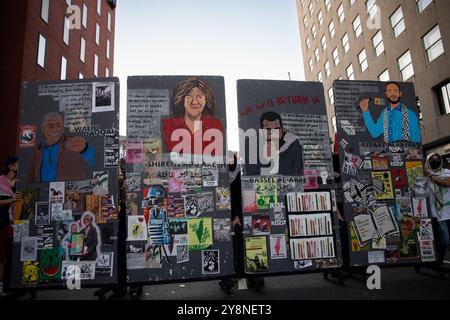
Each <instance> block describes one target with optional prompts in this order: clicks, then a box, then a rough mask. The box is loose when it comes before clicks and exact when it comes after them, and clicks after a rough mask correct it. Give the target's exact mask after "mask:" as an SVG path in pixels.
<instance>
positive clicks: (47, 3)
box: [41, 0, 50, 23]
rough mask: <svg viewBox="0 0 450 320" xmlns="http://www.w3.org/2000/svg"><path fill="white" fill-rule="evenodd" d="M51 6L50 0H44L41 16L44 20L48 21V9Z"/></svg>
mask: <svg viewBox="0 0 450 320" xmlns="http://www.w3.org/2000/svg"><path fill="white" fill-rule="evenodd" d="M49 6H50V0H42V5H41V18H42V20H44V21H45V22H47V23H48V10H49Z"/></svg>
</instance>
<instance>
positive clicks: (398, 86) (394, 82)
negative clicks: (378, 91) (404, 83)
mask: <svg viewBox="0 0 450 320" xmlns="http://www.w3.org/2000/svg"><path fill="white" fill-rule="evenodd" d="M390 84H395V85H396V86H397V88H398V90H399V91H402V88H401V87H400V83H398V82H396V81H389V82H388V83H386V85H385V86H384V91H386V90H387V87H388V85H390Z"/></svg>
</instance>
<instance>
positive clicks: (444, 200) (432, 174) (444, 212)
mask: <svg viewBox="0 0 450 320" xmlns="http://www.w3.org/2000/svg"><path fill="white" fill-rule="evenodd" d="M425 175H426V176H427V177H428V179H429V182H430V203H431V213H432V215H433V217H435V218H437V220H438V221H439V229H440V230H439V231H440V232H439V233H440V235H439V238H440V242H441V245H440V246H439V248H438V261H439V262H442V261H443V259H444V257H445V253H446V251H447V246H448V243H449V238H450V235H449V234H450V170H448V169H445V168H443V161H442V158H441V156H440V155H439V154H437V153H433V154H430V155H428V157H427V161H426V171H425Z"/></svg>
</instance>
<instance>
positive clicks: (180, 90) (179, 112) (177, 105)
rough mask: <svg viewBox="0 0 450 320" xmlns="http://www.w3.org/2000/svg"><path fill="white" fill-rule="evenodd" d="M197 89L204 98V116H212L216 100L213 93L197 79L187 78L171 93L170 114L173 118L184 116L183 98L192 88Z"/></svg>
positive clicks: (205, 84) (203, 82)
mask: <svg viewBox="0 0 450 320" xmlns="http://www.w3.org/2000/svg"><path fill="white" fill-rule="evenodd" d="M196 87H197V88H199V89H200V90H201V91H202V92H203V93H204V94H205V97H206V105H205V108H204V109H203V113H204V114H209V115H214V113H215V112H216V99H215V97H214V92H213V91H212V89H211V88H210V87H209V85H208V84H207V83H206V82H205V81H203V80H201V79H199V78H188V79H186V80H183V81H181V82H180V83H178V85H177V86H176V87H175V90H174V91H173V103H172V113H173V115H175V116H184V112H185V110H184V98H185V97H186V96H187V95H188V94H189V92H190V91H191V90H192V89H194V88H196Z"/></svg>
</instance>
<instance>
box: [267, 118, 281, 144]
mask: <svg viewBox="0 0 450 320" xmlns="http://www.w3.org/2000/svg"><path fill="white" fill-rule="evenodd" d="M263 129H268V130H267V132H266V131H264V134H265V135H266V139H267V141H272V135H273V136H274V137H277V136H278V137H281V124H280V120H278V119H277V120H274V121H269V120H264V121H263ZM277 134H278V135H277Z"/></svg>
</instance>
